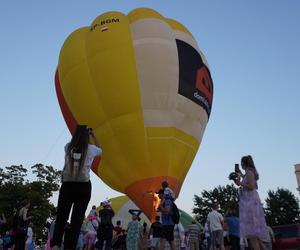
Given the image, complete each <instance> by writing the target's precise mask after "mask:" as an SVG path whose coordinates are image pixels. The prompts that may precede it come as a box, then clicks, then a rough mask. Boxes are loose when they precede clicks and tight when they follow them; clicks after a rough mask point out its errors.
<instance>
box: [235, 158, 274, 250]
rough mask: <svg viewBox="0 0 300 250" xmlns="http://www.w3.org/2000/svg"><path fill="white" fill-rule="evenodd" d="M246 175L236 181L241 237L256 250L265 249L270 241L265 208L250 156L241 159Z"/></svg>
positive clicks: (256, 173)
mask: <svg viewBox="0 0 300 250" xmlns="http://www.w3.org/2000/svg"><path fill="white" fill-rule="evenodd" d="M241 166H242V168H243V170H245V175H243V176H242V180H241V179H240V177H237V178H236V179H235V183H236V185H238V186H240V188H241V189H240V203H239V206H240V237H242V238H247V239H249V240H250V243H251V245H252V247H253V249H254V250H259V249H265V247H264V244H263V243H262V242H263V241H266V240H268V238H269V235H268V230H267V225H266V221H265V216H264V211H263V207H262V204H261V201H260V198H259V195H258V192H257V180H258V172H257V171H256V168H255V165H254V162H253V159H252V157H251V156H250V155H248V156H244V157H242V159H241Z"/></svg>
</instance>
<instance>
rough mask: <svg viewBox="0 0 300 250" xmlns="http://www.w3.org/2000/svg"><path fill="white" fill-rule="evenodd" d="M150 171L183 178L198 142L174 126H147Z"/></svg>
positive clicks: (195, 151) (160, 174)
mask: <svg viewBox="0 0 300 250" xmlns="http://www.w3.org/2000/svg"><path fill="white" fill-rule="evenodd" d="M147 136H148V145H149V152H150V162H151V163H150V164H151V172H152V173H153V174H154V175H153V176H155V173H159V174H156V175H159V176H164V175H165V176H172V177H175V178H177V179H179V180H181V181H183V180H184V177H185V175H186V173H187V172H188V170H189V168H190V163H191V162H192V161H193V159H194V157H195V154H196V153H197V150H198V147H199V142H198V140H197V139H195V138H194V137H193V136H190V135H188V134H186V133H184V132H182V131H180V130H178V129H176V128H147Z"/></svg>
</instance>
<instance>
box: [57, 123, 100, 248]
mask: <svg viewBox="0 0 300 250" xmlns="http://www.w3.org/2000/svg"><path fill="white" fill-rule="evenodd" d="M90 137H91V139H92V140H93V142H94V144H95V145H93V144H90V143H89V139H90ZM101 154H102V150H101V148H100V145H99V143H98V141H97V139H96V137H95V135H94V132H93V130H92V129H91V128H87V126H86V125H77V127H76V131H75V133H74V134H73V136H72V139H71V141H70V142H69V143H67V145H66V146H65V166H64V169H63V171H62V185H61V188H60V191H59V197H58V204H57V216H56V222H55V228H54V233H53V238H52V240H51V247H52V249H54V250H56V249H58V247H60V246H61V243H62V237H63V233H64V228H65V225H66V222H67V220H68V218H69V214H70V211H71V208H72V206H73V209H72V215H71V229H70V230H69V231H68V233H67V234H66V235H65V236H64V249H75V248H76V242H77V239H78V236H79V233H80V228H81V224H82V221H83V219H84V215H85V211H86V209H87V206H88V203H89V201H90V198H91V189H92V187H91V182H90V168H91V165H92V163H93V160H94V158H95V157H97V156H100V155H101Z"/></svg>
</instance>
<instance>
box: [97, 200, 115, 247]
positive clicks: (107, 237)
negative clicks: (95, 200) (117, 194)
mask: <svg viewBox="0 0 300 250" xmlns="http://www.w3.org/2000/svg"><path fill="white" fill-rule="evenodd" d="M110 205H111V204H110V201H107V200H106V201H103V202H101V206H102V207H103V208H102V209H101V210H100V211H99V218H100V224H99V227H98V232H97V237H98V242H97V244H96V245H97V246H96V248H97V249H101V250H102V248H103V245H104V242H105V249H106V250H108V249H109V250H110V249H111V241H112V237H113V229H114V226H113V224H112V218H113V217H114V216H115V212H114V210H113V209H112V207H111V206H110Z"/></svg>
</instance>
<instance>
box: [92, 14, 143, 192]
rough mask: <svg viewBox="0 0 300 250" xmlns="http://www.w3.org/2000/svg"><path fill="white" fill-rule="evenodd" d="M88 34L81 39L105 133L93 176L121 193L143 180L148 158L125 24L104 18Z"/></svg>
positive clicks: (122, 18) (118, 18) (121, 18)
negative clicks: (102, 150)
mask: <svg viewBox="0 0 300 250" xmlns="http://www.w3.org/2000/svg"><path fill="white" fill-rule="evenodd" d="M107 20H110V21H107ZM111 20H114V21H113V22H112V21H111ZM104 22H105V23H104ZM107 22H108V23H107ZM104 27H106V28H107V30H106V31H103V30H102V29H103V28H104ZM91 28H92V29H91V31H90V32H88V34H87V37H86V53H87V63H88V65H89V74H90V76H91V78H92V81H93V82H94V86H95V91H96V93H97V95H98V98H99V100H100V102H101V107H102V109H103V111H104V113H105V116H106V122H107V126H108V127H109V128H111V130H110V131H108V133H104V132H101V137H100V141H107V143H109V146H107V147H104V153H103V158H102V159H101V163H100V167H99V172H98V173H99V174H100V176H101V178H102V179H103V180H104V181H105V182H106V183H108V184H109V185H110V186H112V187H113V188H114V189H116V190H118V191H121V192H122V191H124V189H125V187H126V186H127V185H128V184H129V183H131V182H132V181H133V180H136V179H139V178H141V176H143V169H144V168H146V167H147V166H145V160H146V159H147V158H148V157H147V147H146V144H147V141H146V138H145V131H144V119H143V113H142V107H141V100H140V87H139V82H138V77H137V72H136V65H135V55H134V50H133V45H132V38H131V32H130V28H129V21H128V18H127V16H125V15H124V14H122V13H119V12H109V13H105V14H103V15H101V16H99V17H97V18H96V19H95V21H94V22H93V23H92V25H91ZM101 129H103V127H101V128H99V131H100V130H101ZM99 133H100V132H99ZM129 172H130V174H128V173H129ZM121 176H122V179H121V180H122V181H121V180H120V177H121Z"/></svg>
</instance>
